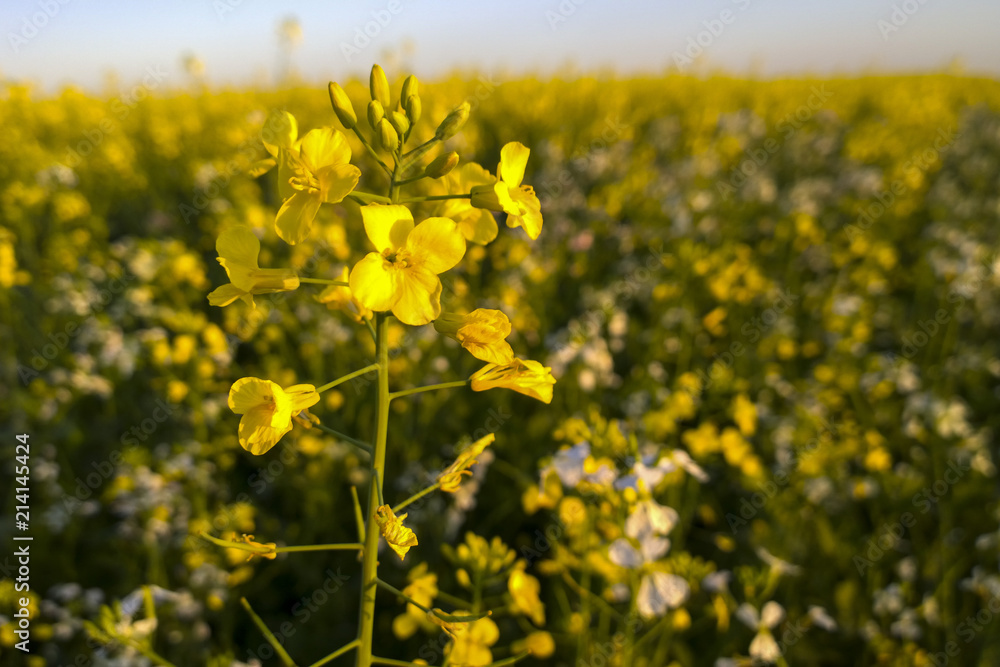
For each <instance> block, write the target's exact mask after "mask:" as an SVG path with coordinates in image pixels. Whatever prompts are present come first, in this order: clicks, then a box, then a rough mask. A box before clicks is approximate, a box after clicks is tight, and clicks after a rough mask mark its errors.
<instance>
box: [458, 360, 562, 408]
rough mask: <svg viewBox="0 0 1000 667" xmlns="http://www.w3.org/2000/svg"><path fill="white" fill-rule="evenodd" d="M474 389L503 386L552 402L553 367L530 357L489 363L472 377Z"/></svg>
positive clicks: (544, 401)
mask: <svg viewBox="0 0 1000 667" xmlns="http://www.w3.org/2000/svg"><path fill="white" fill-rule="evenodd" d="M470 379H471V380H472V390H473V391H486V390H487V389H495V388H497V387H502V388H504V389H513V390H514V391H516V392H518V393H521V394H524V395H525V396H530V397H532V398H537V399H538V400H539V401H541V402H542V403H551V402H552V385H554V384H555V383H556V379H555V378H554V377H552V369H551V368H549V367H548V366H542V365H541V364H540V363H538V362H537V361H532V360H530V359H514V361H512V362H510V363H509V364H504V365H502V366H501V365H499V364H487V365H486V366H483V367H482V368H481V369H480V370H478V371H477V372H475V373H474V374H473V375H472V377H471V378H470Z"/></svg>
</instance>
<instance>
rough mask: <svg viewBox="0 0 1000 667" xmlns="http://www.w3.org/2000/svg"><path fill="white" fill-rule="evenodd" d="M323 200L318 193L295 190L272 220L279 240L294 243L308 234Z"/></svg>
mask: <svg viewBox="0 0 1000 667" xmlns="http://www.w3.org/2000/svg"><path fill="white" fill-rule="evenodd" d="M322 203H323V200H322V199H320V197H319V195H318V194H315V195H314V194H310V193H308V192H296V193H295V194H293V195H292V196H291V197H289V198H288V199H286V200H285V203H284V204H282V205H281V209H280V210H279V211H278V217H277V218H275V220H274V228H275V231H277V232H278V236H280V237H281V240H282V241H284V242H285V243H287V244H289V245H295V244H296V243H299V242H300V241H302V240H304V239H305V238H306V237H307V236H309V231H310V230H311V229H312V223H313V220H314V219H315V218H316V214H317V213H318V212H319V207H320V205H322Z"/></svg>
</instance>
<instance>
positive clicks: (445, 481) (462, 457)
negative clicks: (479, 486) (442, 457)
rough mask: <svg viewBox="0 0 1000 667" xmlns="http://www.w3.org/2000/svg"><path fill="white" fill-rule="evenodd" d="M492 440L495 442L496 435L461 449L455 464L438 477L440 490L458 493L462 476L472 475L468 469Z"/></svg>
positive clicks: (490, 435) (487, 436)
mask: <svg viewBox="0 0 1000 667" xmlns="http://www.w3.org/2000/svg"><path fill="white" fill-rule="evenodd" d="M494 440H496V435H494V434H493V433H490V434H489V435H485V436H483V437H482V438H480V439H479V440H476V441H475V442H474V443H472V444H471V445H469V446H468V447H466V448H465V449H463V450H462V452H461V453H460V454H459V455H458V458H456V459H455V462H454V463H452V464H451V465H450V466H448V467H447V468H445V470H444V471H443V472H442V473H441V474H440V475H438V482H440V484H441V487H440V488H441V490H442V491H445V492H447V493H454V492H455V491H458V487H459V486H460V485H461V483H462V476H463V475H471V474H472V473H471V472H469V468H470V467H472V466H473V465H474V464H475V463H476V457H477V456H479V455H480V454H482V453H483V450H485V449H486V448H487V447H488V446H489V445H490V444H492V443H493V441H494Z"/></svg>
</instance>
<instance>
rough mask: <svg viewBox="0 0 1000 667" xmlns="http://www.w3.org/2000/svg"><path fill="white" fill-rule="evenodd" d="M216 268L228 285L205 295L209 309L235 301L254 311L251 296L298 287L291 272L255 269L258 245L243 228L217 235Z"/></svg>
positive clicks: (228, 230)
mask: <svg viewBox="0 0 1000 667" xmlns="http://www.w3.org/2000/svg"><path fill="white" fill-rule="evenodd" d="M215 249H216V251H217V252H218V253H219V264H221V265H222V267H223V268H224V269H225V270H226V274H228V275H229V280H230V281H231V282H230V283H229V284H228V285H223V286H222V287H219V288H218V289H216V290H214V291H213V292H212V293H211V294H209V295H208V302H209V303H210V304H212V305H213V306H228V305H229V304H231V303H232V302H233V301H236V299H243V301H244V302H245V303H246V304H247V305H248V306H250V307H252V308H256V307H257V304H255V303H254V301H253V295H254V294H269V293H272V292H286V291H289V290H293V289H298V287H299V277H298V276H297V275H296V274H295V271H294V270H292V269H262V268H260V267H259V266H258V265H257V256H258V255H259V254H260V241H259V240H257V237H256V236H255V235H254V233H253V232H252V231H250V230H249V229H248V228H246V227H233V228H232V229H227V230H226V231H224V232H222V233H221V234H219V238H218V239H217V240H216V242H215Z"/></svg>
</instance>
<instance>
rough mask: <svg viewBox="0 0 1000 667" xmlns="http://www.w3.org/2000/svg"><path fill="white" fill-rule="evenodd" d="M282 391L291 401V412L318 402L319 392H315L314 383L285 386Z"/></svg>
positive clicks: (293, 412)
mask: <svg viewBox="0 0 1000 667" xmlns="http://www.w3.org/2000/svg"><path fill="white" fill-rule="evenodd" d="M284 391H285V393H286V394H288V397H289V398H290V399H291V401H292V414H295V413H297V412H299V411H301V410H305V409H306V408H311V407H312V406H314V405H316V404H317V403H319V394H317V393H316V387H315V386H314V385H311V384H296V385H292V386H291V387H287V388H285V390H284Z"/></svg>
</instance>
